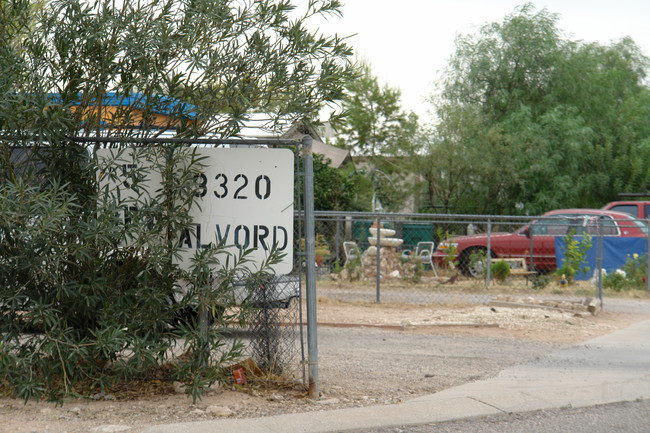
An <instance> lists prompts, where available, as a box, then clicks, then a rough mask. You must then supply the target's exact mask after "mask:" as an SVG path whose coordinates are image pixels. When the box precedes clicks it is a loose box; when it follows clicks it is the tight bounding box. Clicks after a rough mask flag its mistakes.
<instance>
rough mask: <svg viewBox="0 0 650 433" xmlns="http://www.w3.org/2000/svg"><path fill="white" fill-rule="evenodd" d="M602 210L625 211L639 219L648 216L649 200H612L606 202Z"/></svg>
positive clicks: (649, 209)
mask: <svg viewBox="0 0 650 433" xmlns="http://www.w3.org/2000/svg"><path fill="white" fill-rule="evenodd" d="M603 210H614V211H617V212H625V213H627V214H630V215H632V216H635V217H637V218H640V219H644V220H645V219H648V217H650V201H633V200H627V201H612V202H609V203H607V204H606V205H605V206H604V207H603Z"/></svg>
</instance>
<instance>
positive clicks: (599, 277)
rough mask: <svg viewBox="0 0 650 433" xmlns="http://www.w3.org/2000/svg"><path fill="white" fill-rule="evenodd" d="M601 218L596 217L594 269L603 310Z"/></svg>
mask: <svg viewBox="0 0 650 433" xmlns="http://www.w3.org/2000/svg"><path fill="white" fill-rule="evenodd" d="M603 244H604V241H603V217H602V216H601V217H598V259H597V261H596V267H597V268H598V299H600V308H603V254H604V248H603Z"/></svg>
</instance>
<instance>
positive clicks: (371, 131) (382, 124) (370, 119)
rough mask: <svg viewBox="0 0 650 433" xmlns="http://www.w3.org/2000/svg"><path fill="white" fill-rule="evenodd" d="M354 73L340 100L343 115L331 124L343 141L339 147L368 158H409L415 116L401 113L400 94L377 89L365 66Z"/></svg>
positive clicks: (390, 89) (394, 91)
mask: <svg viewBox="0 0 650 433" xmlns="http://www.w3.org/2000/svg"><path fill="white" fill-rule="evenodd" d="M356 70H357V77H356V78H354V79H351V80H350V81H349V82H348V83H347V85H346V89H345V90H346V91H345V94H344V95H343V98H342V108H343V115H341V116H340V117H339V118H338V121H337V122H335V123H334V125H335V126H336V128H337V130H338V132H340V133H341V134H343V137H344V138H343V139H342V140H341V141H340V142H339V144H340V145H342V146H343V147H346V148H348V149H350V150H351V151H352V152H354V153H355V154H357V155H363V156H369V157H374V156H378V155H386V156H388V155H390V156H396V155H405V154H409V153H410V150H411V146H412V143H411V139H410V138H411V137H412V136H413V133H414V132H415V129H416V128H417V116H416V115H415V114H414V113H407V112H405V111H404V110H403V109H402V107H401V92H400V90H399V89H397V88H393V87H390V86H388V85H384V86H381V85H380V84H379V81H378V79H377V77H376V76H374V75H373V74H372V71H371V68H370V65H369V64H368V63H366V62H360V63H358V64H357V66H356Z"/></svg>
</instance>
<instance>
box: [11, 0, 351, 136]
mask: <svg viewBox="0 0 650 433" xmlns="http://www.w3.org/2000/svg"><path fill="white" fill-rule="evenodd" d="M15 3H16V4H17V3H20V2H15ZM23 3H24V5H23V6H22V7H21V8H16V7H14V8H10V7H5V6H3V8H2V9H3V11H5V10H6V14H7V16H9V17H11V18H12V19H16V18H19V19H18V20H15V21H14V22H13V23H11V25H7V26H2V30H3V32H4V33H8V32H11V33H13V34H14V40H15V37H21V38H22V43H21V50H15V49H14V50H11V55H12V56H13V58H10V57H9V56H3V60H4V61H3V68H2V69H3V70H11V71H12V72H13V73H12V74H10V75H5V76H4V77H3V80H4V85H3V86H2V87H1V88H2V89H4V91H5V92H7V91H8V92H10V93H12V94H23V95H48V94H49V95H51V94H56V95H58V96H59V97H58V98H56V99H52V98H51V97H50V98H49V99H48V100H46V101H44V102H41V104H42V105H43V104H46V103H48V102H49V103H50V105H53V104H52V103H55V104H56V105H60V106H62V107H64V108H66V109H67V108H69V107H71V106H75V107H77V108H76V110H75V111H74V114H75V116H74V118H73V119H72V123H70V124H69V125H68V131H66V132H68V133H69V134H70V135H86V134H90V133H91V132H97V131H98V130H99V129H101V130H103V133H104V134H109V135H141V136H152V135H156V134H159V133H160V132H161V129H162V130H164V129H173V130H175V132H176V134H177V135H178V136H198V135H204V134H206V133H211V134H214V135H215V136H217V137H228V136H231V135H232V134H234V133H236V132H237V131H238V130H239V128H240V127H241V126H242V123H243V121H244V120H245V119H246V118H247V116H248V115H250V114H251V113H252V112H261V113H267V114H268V115H269V123H270V124H272V123H273V122H274V121H277V120H278V119H283V120H289V121H292V120H295V119H302V118H313V117H315V115H316V113H318V111H319V110H320V108H321V107H322V105H323V104H324V103H327V102H331V101H334V100H336V99H338V98H340V97H341V94H342V89H343V83H344V82H345V79H346V77H347V76H348V75H349V74H350V71H351V69H350V64H349V61H348V57H349V56H350V55H351V49H350V47H349V46H348V45H347V44H346V43H345V41H344V40H343V39H342V38H340V37H338V36H325V35H323V34H321V33H320V32H319V31H318V30H314V29H313V28H312V27H310V23H311V22H312V20H313V18H314V17H316V16H320V15H330V14H333V15H339V14H340V3H339V1H338V0H310V1H309V2H308V5H307V8H306V9H305V10H303V11H301V12H299V11H298V10H297V8H296V6H295V5H293V4H292V2H291V1H289V0H280V1H277V0H276V1H273V0H263V1H249V0H226V1H211V0H181V1H178V0H152V1H150V2H147V3H146V4H142V3H139V2H132V1H124V2H117V3H116V2H112V1H108V0H53V1H50V2H48V3H47V4H46V6H45V7H44V8H41V9H38V10H36V11H35V12H34V13H26V12H25V11H33V9H30V7H29V2H23ZM3 5H5V2H3ZM34 14H36V20H35V21H34V18H33V17H34ZM5 22H6V21H5ZM25 26H29V28H30V31H29V32H27V33H25V32H24V28H25ZM16 35H17V36H16ZM4 45H9V44H4V43H3V48H4V49H5V53H6V52H8V51H7V50H8V49H7V48H6V47H4ZM14 45H15V44H14ZM9 48H11V45H9ZM108 97H110V98H111V99H112V100H113V101H117V102H118V104H116V105H119V106H120V108H119V109H117V110H113V111H111V112H110V113H109V114H108V115H107V112H106V106H107V105H108V104H107V98H108ZM158 113H165V114H167V115H168V116H170V117H171V118H173V119H174V121H173V122H171V123H170V124H169V125H163V126H162V128H161V125H156V124H154V120H153V119H154V117H155V115H156V114H158ZM134 124H136V125H137V129H134V128H132V126H133V125H134ZM7 126H8V125H6V124H0V127H3V129H4V130H5V131H6V130H7ZM32 126H33V125H32ZM165 126H167V128H166V127H165Z"/></svg>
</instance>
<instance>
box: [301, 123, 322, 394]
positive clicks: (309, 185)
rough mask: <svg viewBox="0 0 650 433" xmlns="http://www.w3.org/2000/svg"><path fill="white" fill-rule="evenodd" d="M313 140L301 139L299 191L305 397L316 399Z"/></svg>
mask: <svg viewBox="0 0 650 433" xmlns="http://www.w3.org/2000/svg"><path fill="white" fill-rule="evenodd" d="M312 142H313V139H312V138H311V137H310V136H309V135H305V136H304V137H303V138H302V151H303V154H302V156H303V169H304V172H305V176H304V183H303V189H304V194H305V253H306V255H305V257H306V262H307V263H306V266H305V269H306V287H305V293H306V298H307V352H308V353H307V365H308V367H309V397H311V398H312V399H318V397H319V395H320V391H319V383H318V336H317V332H316V327H317V325H316V324H317V320H316V252H315V250H316V239H315V228H314V156H313V154H312V148H311V145H312Z"/></svg>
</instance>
